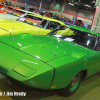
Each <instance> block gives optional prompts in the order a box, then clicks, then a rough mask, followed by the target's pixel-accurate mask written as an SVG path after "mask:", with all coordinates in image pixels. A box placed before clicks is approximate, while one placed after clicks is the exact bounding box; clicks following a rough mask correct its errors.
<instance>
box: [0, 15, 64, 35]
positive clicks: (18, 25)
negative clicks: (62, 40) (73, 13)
mask: <svg viewBox="0 0 100 100" xmlns="http://www.w3.org/2000/svg"><path fill="white" fill-rule="evenodd" d="M40 17H41V16H40ZM59 25H65V24H64V23H63V22H61V21H57V20H55V19H52V18H47V20H46V19H45V20H44V19H43V20H42V22H41V23H40V24H38V25H37V26H36V25H30V24H26V23H23V22H19V21H8V20H4V19H0V36H4V35H14V34H20V33H31V34H36V35H46V34H48V33H49V32H50V31H52V30H53V29H54V28H56V27H58V26H59ZM41 26H42V27H41Z"/></svg>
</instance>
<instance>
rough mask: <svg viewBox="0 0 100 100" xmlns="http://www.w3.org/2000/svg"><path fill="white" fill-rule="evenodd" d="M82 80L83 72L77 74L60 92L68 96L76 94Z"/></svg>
mask: <svg viewBox="0 0 100 100" xmlns="http://www.w3.org/2000/svg"><path fill="white" fill-rule="evenodd" d="M81 80H82V72H79V73H77V74H75V76H74V77H73V78H72V80H71V82H70V84H69V85H68V86H67V87H66V88H63V89H60V93H61V94H62V95H64V96H66V97H67V96H70V95H72V94H74V93H75V91H76V90H77V89H78V87H79V85H80V82H81Z"/></svg>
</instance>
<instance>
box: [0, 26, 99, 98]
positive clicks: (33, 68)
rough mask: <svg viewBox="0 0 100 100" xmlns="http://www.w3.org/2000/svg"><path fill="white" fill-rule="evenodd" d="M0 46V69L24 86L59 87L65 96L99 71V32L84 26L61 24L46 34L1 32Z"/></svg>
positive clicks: (48, 88) (45, 88) (46, 88)
mask: <svg viewBox="0 0 100 100" xmlns="http://www.w3.org/2000/svg"><path fill="white" fill-rule="evenodd" d="M68 28H69V29H71V30H72V31H73V33H74V34H73V35H67V34H69V33H70V31H66V30H67V29H68ZM60 32H61V33H60ZM58 33H59V34H58ZM62 34H64V35H62ZM0 47H1V48H0V72H1V73H3V74H4V75H6V76H8V77H10V78H12V79H14V80H16V81H18V82H21V83H22V84H25V85H27V86H31V87H35V88H39V89H44V90H51V89H60V92H61V93H62V94H63V95H64V96H70V95H72V94H73V93H74V92H75V91H76V90H77V88H78V87H79V84H80V82H81V81H82V80H83V79H84V78H88V77H90V76H92V75H94V74H95V73H97V72H99V71H100V34H99V33H95V32H91V31H89V30H87V29H84V28H79V27H75V26H65V25H63V26H59V27H57V28H56V29H55V30H53V31H51V32H50V33H49V34H48V35H38V36H36V35H32V34H17V35H11V36H4V37H0ZM5 62H6V63H5Z"/></svg>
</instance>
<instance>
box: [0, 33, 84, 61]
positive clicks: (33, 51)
mask: <svg viewBox="0 0 100 100" xmlns="http://www.w3.org/2000/svg"><path fill="white" fill-rule="evenodd" d="M0 42H2V43H4V44H6V45H9V46H10V47H11V48H15V49H16V50H19V51H21V52H24V53H26V54H29V55H30V56H32V57H35V58H37V59H41V60H42V61H43V62H48V61H50V60H53V59H56V58H60V57H63V56H67V55H71V54H73V53H75V52H83V50H84V49H83V48H82V47H80V46H78V45H75V44H72V43H69V42H66V41H63V40H59V39H57V38H55V37H51V36H48V35H46V36H34V35H31V34H19V35H14V36H13V35H12V36H5V37H0ZM2 49H3V48H2ZM14 55H15V56H16V54H14Z"/></svg>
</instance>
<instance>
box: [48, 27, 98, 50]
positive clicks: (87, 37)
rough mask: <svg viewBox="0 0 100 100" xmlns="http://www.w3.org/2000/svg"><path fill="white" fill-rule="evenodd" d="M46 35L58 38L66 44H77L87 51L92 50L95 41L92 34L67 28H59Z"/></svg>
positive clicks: (95, 37) (94, 36)
mask: <svg viewBox="0 0 100 100" xmlns="http://www.w3.org/2000/svg"><path fill="white" fill-rule="evenodd" d="M48 35H51V36H53V37H56V38H60V39H62V40H65V41H67V42H71V43H74V44H78V45H80V46H82V47H85V48H88V49H94V47H95V43H96V39H97V36H96V35H94V34H91V33H88V32H85V31H81V30H78V29H75V28H69V27H67V26H59V27H57V28H56V29H55V30H53V31H51V32H50V33H49V34H48Z"/></svg>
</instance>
